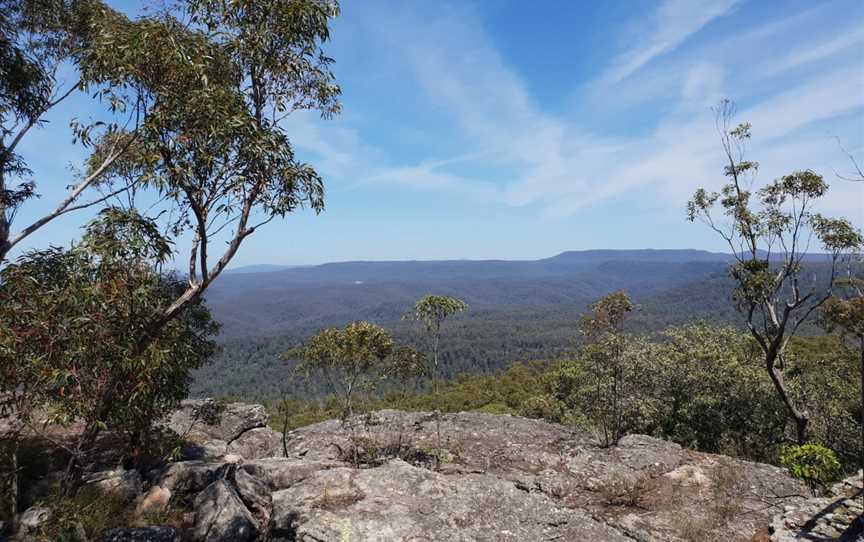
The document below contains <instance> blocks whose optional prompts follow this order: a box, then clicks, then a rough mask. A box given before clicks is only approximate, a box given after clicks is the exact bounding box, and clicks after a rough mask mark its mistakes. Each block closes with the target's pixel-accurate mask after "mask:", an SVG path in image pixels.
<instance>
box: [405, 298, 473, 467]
mask: <svg viewBox="0 0 864 542" xmlns="http://www.w3.org/2000/svg"><path fill="white" fill-rule="evenodd" d="M467 309H468V304H467V303H465V302H464V301H463V300H461V299H459V298H456V297H450V296H446V295H426V296H423V297H421V298H420V299H418V300H417V302H416V303H415V304H414V308H413V309H412V310H411V312H409V313H408V314H407V315H405V318H406V319H409V320H416V321H419V322H422V323H423V324H424V326H425V328H426V333H427V334H428V335H429V337H430V338H431V341H432V366H431V367H429V370H428V371H427V372H428V373H429V374H430V375H431V376H432V395H433V400H434V402H435V434H436V438H437V446H438V450H439V452H440V449H441V408H440V398H439V397H438V375H439V372H438V359H439V354H440V346H441V326H442V324H443V323H444V321H445V320H446V319H447V318H449V317H451V316H453V315H455V314H458V313H460V312H463V311H465V310H467ZM436 461H440V457H438V456H436Z"/></svg>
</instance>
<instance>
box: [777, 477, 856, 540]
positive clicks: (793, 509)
mask: <svg viewBox="0 0 864 542" xmlns="http://www.w3.org/2000/svg"><path fill="white" fill-rule="evenodd" d="M862 514H864V493H862V490H861V474H860V473H859V474H857V475H855V476H853V477H850V478H847V479H845V480H843V481H842V482H840V483H838V484H835V485H834V486H833V487H831V489H830V490H829V491H828V494H827V495H825V496H823V497H817V498H813V499H808V500H806V501H802V502H798V503H795V504H791V505H789V506H786V507H785V508H784V509H783V512H782V513H781V514H778V515H777V516H776V517H775V518H774V521H772V522H771V540H772V541H773V542H797V541H800V540H837V541H838V542H864V517H862Z"/></svg>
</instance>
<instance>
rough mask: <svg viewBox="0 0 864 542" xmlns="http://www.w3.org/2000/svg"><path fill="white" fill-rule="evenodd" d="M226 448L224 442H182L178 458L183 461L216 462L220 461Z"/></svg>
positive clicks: (226, 445) (226, 444)
mask: <svg viewBox="0 0 864 542" xmlns="http://www.w3.org/2000/svg"><path fill="white" fill-rule="evenodd" d="M227 448H228V443H227V442H225V441H224V440H206V441H204V442H184V443H183V446H182V447H181V449H180V456H181V457H182V458H183V460H185V461H190V460H191V461H194V460H202V461H217V460H219V459H221V458H222V457H223V456H224V455H225V453H226V449H227Z"/></svg>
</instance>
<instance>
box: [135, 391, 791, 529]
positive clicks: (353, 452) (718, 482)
mask: <svg viewBox="0 0 864 542" xmlns="http://www.w3.org/2000/svg"><path fill="white" fill-rule="evenodd" d="M213 405H214V404H213V403H209V402H200V401H199V402H187V403H184V407H183V409H182V410H181V412H179V413H177V414H175V415H174V416H172V418H171V420H170V422H169V426H170V427H171V428H172V429H173V430H175V431H177V432H178V433H181V434H183V433H184V432H185V435H186V436H187V438H190V436H191V440H192V441H193V442H195V443H197V444H198V445H199V446H201V447H202V448H204V447H210V448H213V449H218V452H220V453H215V454H203V455H201V456H200V457H201V458H200V459H197V460H190V461H183V462H179V463H174V464H171V465H169V466H168V467H167V468H165V469H163V470H160V471H159V472H157V473H154V474H153V475H152V476H151V477H150V483H151V487H150V488H149V490H148V491H146V492H145V493H144V495H143V496H142V497H141V498H140V499H139V506H145V503H147V502H148V501H152V503H153V505H154V506H157V507H158V506H162V502H163V501H164V499H165V497H166V496H170V501H171V502H172V503H175V504H181V505H183V506H186V507H190V508H192V509H194V511H195V518H194V528H193V529H191V535H192V538H193V539H197V540H253V539H256V538H257V539H262V538H264V537H266V536H270V537H272V539H274V540H284V541H300V542H331V541H332V542H337V541H338V542H342V541H351V542H361V541H416V540H423V541H429V542H431V541H438V540H441V541H445V540H447V541H450V540H455V541H473V540H476V541H499V540H503V541H507V540H513V541H523V540H524V541H534V540H561V541H570V540H573V541H576V540H579V541H582V540H585V541H592V540H597V541H610V542H618V541H633V540H639V541H679V540H680V541H707V540H726V541H742V542H743V541H749V540H751V538H752V537H753V536H754V534H755V533H757V532H758V531H759V530H760V529H761V530H762V531H766V526H767V525H768V524H769V523H770V522H771V519H772V516H773V515H774V514H776V513H778V512H780V511H782V510H783V507H784V506H788V505H794V504H797V503H799V502H803V501H804V498H805V495H806V492H805V489H804V488H803V487H802V486H801V485H800V484H799V483H798V482H796V481H795V480H792V479H791V478H790V477H789V476H788V475H787V474H786V473H785V472H784V471H782V470H781V469H778V468H776V467H772V466H769V465H762V464H756V463H748V462H743V461H736V460H733V459H729V458H724V457H720V456H714V455H709V454H702V453H696V452H691V451H688V450H685V449H682V448H681V447H680V446H678V445H677V444H673V443H670V442H665V441H662V440H658V439H655V438H651V437H646V436H640V435H631V436H628V437H625V438H623V439H621V441H620V442H619V443H618V445H617V446H613V447H610V448H603V447H600V446H599V445H598V444H597V443H596V442H595V441H594V440H593V439H592V438H591V437H589V436H587V435H584V434H580V433H577V432H574V431H571V430H569V429H567V428H564V427H562V426H558V425H554V424H549V423H545V422H543V421H539V420H531V419H526V418H519V417H512V416H494V415H485V414H473V413H460V414H446V415H444V416H443V417H442V421H441V442H440V446H439V443H438V440H437V436H436V430H435V418H434V416H433V415H431V414H428V413H405V412H397V411H381V412H377V413H374V414H372V415H368V416H362V417H361V416H358V417H356V418H355V419H353V420H352V423H353V431H352V430H349V428H348V427H345V426H343V425H342V424H341V423H340V422H339V421H335V420H334V421H328V422H323V423H319V424H315V425H312V426H309V427H305V428H302V429H299V430H297V431H294V432H291V433H289V434H288V435H286V437H287V438H286V439H285V440H286V446H285V448H286V449H287V452H288V453H287V457H282V456H283V453H282V451H283V450H282V448H283V440H282V435H281V434H280V433H278V432H275V431H272V430H270V429H268V428H266V427H264V426H263V423H264V422H266V416H265V415H264V412H263V410H259V409H258V408H256V407H254V406H249V405H240V404H234V405H227V406H226V407H220V409H215V408H213ZM208 409H212V410H210V411H208ZM202 410H203V411H205V412H204V413H205V414H206V415H207V416H209V417H207V420H204V419H203V418H204V416H202V414H201V412H202ZM214 412H216V413H217V414H219V415H221V416H223V417H221V418H220V417H217V416H215V415H214V416H210V415H211V414H213V413H214ZM352 434H353V437H352ZM436 457H439V458H440V460H436Z"/></svg>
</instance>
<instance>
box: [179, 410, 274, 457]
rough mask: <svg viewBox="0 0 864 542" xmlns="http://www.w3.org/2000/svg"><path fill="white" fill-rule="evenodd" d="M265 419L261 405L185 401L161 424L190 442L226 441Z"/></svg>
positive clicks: (265, 412) (228, 441)
mask: <svg viewBox="0 0 864 542" xmlns="http://www.w3.org/2000/svg"><path fill="white" fill-rule="evenodd" d="M268 418H269V417H268V414H267V411H266V410H265V409H264V407H263V406H262V405H254V404H245V403H230V404H228V405H221V404H219V403H217V402H215V401H213V400H210V399H203V400H187V401H183V402H182V403H181V406H180V408H179V409H178V410H176V411H175V412H173V413H172V414H171V416H169V417H168V420H167V421H166V422H165V425H166V426H167V427H168V428H170V429H171V430H173V431H174V432H175V433H177V434H178V435H180V436H181V437H183V438H184V439H187V440H189V441H192V442H197V443H203V442H207V441H213V440H220V441H224V442H225V443H226V444H227V443H231V441H233V440H235V439H237V438H238V437H240V436H241V435H242V434H243V433H245V432H246V431H249V430H250V429H254V428H256V427H264V426H266V425H267V420H268ZM223 453H224V452H223Z"/></svg>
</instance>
